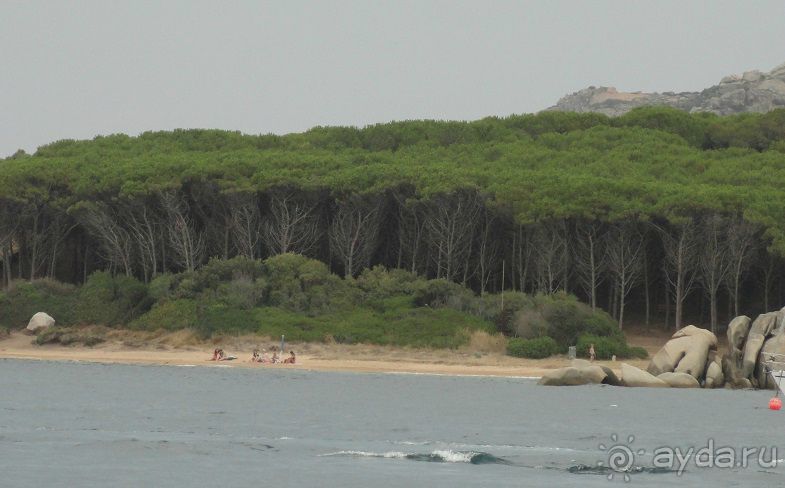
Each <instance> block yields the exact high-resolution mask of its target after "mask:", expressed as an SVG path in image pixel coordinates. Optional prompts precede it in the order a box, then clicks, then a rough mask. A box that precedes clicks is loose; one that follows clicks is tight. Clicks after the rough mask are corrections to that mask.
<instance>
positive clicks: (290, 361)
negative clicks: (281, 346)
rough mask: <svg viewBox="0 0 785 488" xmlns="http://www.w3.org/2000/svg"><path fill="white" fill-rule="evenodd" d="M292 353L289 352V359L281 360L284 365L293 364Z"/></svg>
mask: <svg viewBox="0 0 785 488" xmlns="http://www.w3.org/2000/svg"><path fill="white" fill-rule="evenodd" d="M294 361H295V357H294V351H289V357H288V358H286V359H284V360H283V363H284V364H294Z"/></svg>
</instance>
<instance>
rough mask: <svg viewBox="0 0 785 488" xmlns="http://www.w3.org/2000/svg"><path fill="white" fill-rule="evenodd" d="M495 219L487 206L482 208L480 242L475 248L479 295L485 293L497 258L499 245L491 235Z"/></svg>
mask: <svg viewBox="0 0 785 488" xmlns="http://www.w3.org/2000/svg"><path fill="white" fill-rule="evenodd" d="M495 220H496V219H495V218H494V216H493V215H492V214H491V213H490V211H489V210H488V208H487V207H486V208H483V212H482V224H481V226H480V242H479V246H478V249H477V263H478V268H479V269H478V275H479V276H478V277H479V279H480V296H483V295H485V290H486V288H487V287H488V282H489V280H490V279H491V275H492V274H493V271H494V269H495V267H496V263H497V259H498V253H499V247H498V245H497V241H496V240H494V239H493V236H492V233H493V225H494V223H495ZM502 274H504V271H502ZM502 287H504V283H502Z"/></svg>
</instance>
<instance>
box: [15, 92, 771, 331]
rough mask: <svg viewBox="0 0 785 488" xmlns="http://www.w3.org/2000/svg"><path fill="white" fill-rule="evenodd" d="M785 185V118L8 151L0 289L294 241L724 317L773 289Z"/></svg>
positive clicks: (416, 126) (486, 123) (188, 133)
mask: <svg viewBox="0 0 785 488" xmlns="http://www.w3.org/2000/svg"><path fill="white" fill-rule="evenodd" d="M783 181H785V110H777V111H772V112H769V113H765V114H743V115H737V116H728V117H720V116H716V115H712V114H688V113H686V112H682V111H678V110H675V109H668V108H651V107H646V108H639V109H636V110H633V111H631V112H629V113H627V114H625V115H624V116H621V117H617V118H609V117H606V116H604V115H601V114H593V113H586V114H576V113H562V112H543V113H540V114H536V115H520V116H510V117H506V118H495V117H492V118H486V119H482V120H478V121H474V122H448V121H407V122H394V123H388V124H380V125H373V126H368V127H365V128H353V127H316V128H314V129H311V130H309V131H307V132H304V133H299V134H290V135H285V136H277V135H258V136H255V135H243V134H240V133H237V132H228V131H220V130H176V131H173V132H147V133H143V134H141V135H139V136H138V137H130V136H126V135H122V134H118V135H111V136H101V137H96V138H95V139H93V140H90V141H72V140H66V141H59V142H55V143H52V144H49V145H46V146H43V147H40V148H39V149H38V150H37V151H36V152H35V153H34V154H32V155H28V154H25V153H24V152H23V151H19V152H17V153H16V154H14V155H13V156H11V157H9V158H6V159H3V160H0V262H1V265H2V283H3V287H5V288H7V287H9V286H10V285H12V284H13V283H14V282H15V281H17V280H25V281H33V280H36V279H40V278H51V279H53V280H57V281H60V282H65V283H70V284H75V285H82V284H85V283H88V282H89V281H90V277H91V276H93V275H95V274H96V273H97V272H105V274H106V275H107V276H111V277H118V276H120V277H128V278H134V280H135V281H138V282H140V283H143V284H146V286H150V284H152V283H154V282H156V280H160V279H161V277H162V276H164V277H172V276H174V275H182V274H184V273H185V274H188V273H191V274H193V273H199V271H200V270H201V269H203V268H204V267H205V265H207V263H208V262H220V261H228V260H231V259H233V258H238V257H239V258H243V259H247V260H250V262H257V261H259V260H267V259H270V258H272V257H275V256H279V255H290V254H299V255H303V256H306V257H308V258H311V259H313V260H317V261H320V262H322V263H324V266H325V270H326V272H328V273H329V272H332V273H336V274H338V275H340V276H342V277H345V278H347V279H349V280H354V279H359V277H362V276H363V275H364V274H365V273H367V272H368V270H369V269H370V268H373V267H376V266H382V267H384V269H387V270H405V271H406V272H408V273H410V274H411V276H416V277H420V278H421V279H423V280H441V281H444V282H454V283H457V284H461V285H464V286H465V287H468V288H471V289H472V290H473V291H474V292H475V293H476V294H477V295H478V296H480V297H482V296H485V295H486V294H500V293H501V292H502V291H507V292H513V291H515V292H524V293H527V294H540V295H543V296H546V295H553V294H556V293H561V292H567V293H569V294H574V295H576V296H577V297H579V299H580V300H582V301H584V302H585V303H587V304H588V306H589V307H591V308H592V309H602V310H604V311H606V312H607V313H608V314H610V315H611V316H612V317H613V318H614V320H615V321H616V323H617V325H618V327H619V328H623V327H624V325H625V324H627V323H629V322H630V321H631V320H633V321H636V322H640V323H646V324H649V323H652V324H653V323H660V324H666V326H668V327H680V326H682V325H686V323H687V322H695V323H699V324H704V325H706V326H707V327H710V328H711V329H713V330H717V329H718V328H719V327H721V326H722V325H723V323H725V322H726V321H727V319H728V317H731V316H736V315H739V314H740V313H745V312H748V311H756V310H761V309H762V310H770V309H772V308H775V307H779V306H780V305H781V304H782V302H783V301H785V290H783V286H782V285H783V280H782V270H783V261H782V256H783V254H785V191H783V189H782V182H783ZM211 260H212V261H211ZM344 281H346V280H344ZM441 281H440V282H441ZM64 286H65V285H64ZM179 286H181V287H182V286H183V284H182V283H180V284H179ZM9 293H10V292H9ZM325 293H327V294H328V295H329V294H330V293H331V290H330V289H328V290H326V291H325ZM5 296H6V297H7V296H8V294H6V295H5ZM257 305H258V304H255V305H254V306H257ZM151 306H152V304H148V308H149V307H151Z"/></svg>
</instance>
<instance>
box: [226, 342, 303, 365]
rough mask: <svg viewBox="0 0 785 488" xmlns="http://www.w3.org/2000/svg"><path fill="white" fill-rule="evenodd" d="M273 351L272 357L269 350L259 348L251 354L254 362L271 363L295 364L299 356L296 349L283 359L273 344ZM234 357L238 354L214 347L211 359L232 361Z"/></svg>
mask: <svg viewBox="0 0 785 488" xmlns="http://www.w3.org/2000/svg"><path fill="white" fill-rule="evenodd" d="M270 350H271V351H272V352H273V355H272V356H271V357H270V356H268V355H267V351H266V350H265V349H262V352H259V349H254V350H253V356H251V362H252V363H269V364H278V363H281V364H294V363H295V361H297V357H296V356H295V354H294V351H289V357H287V358H283V359H281V357H280V356H279V355H278V348H277V347H276V346H273V347H272V348H271V349H270ZM233 359H237V356H227V355H226V353H225V352H224V350H223V349H221V348H218V347H216V348H215V349H213V357H212V359H210V361H231V360H233Z"/></svg>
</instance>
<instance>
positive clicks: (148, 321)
mask: <svg viewBox="0 0 785 488" xmlns="http://www.w3.org/2000/svg"><path fill="white" fill-rule="evenodd" d="M196 303H197V302H196V301H195V300H190V299H187V298H183V299H179V300H165V301H163V302H159V303H157V304H155V306H153V308H151V309H150V310H149V311H148V312H147V313H145V314H143V315H142V316H140V317H139V318H137V319H136V320H134V321H132V322H131V323H130V324H129V327H130V328H131V329H138V330H161V329H163V330H178V329H186V328H189V327H196V325H197V322H198V321H197V310H196V308H197V307H196Z"/></svg>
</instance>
